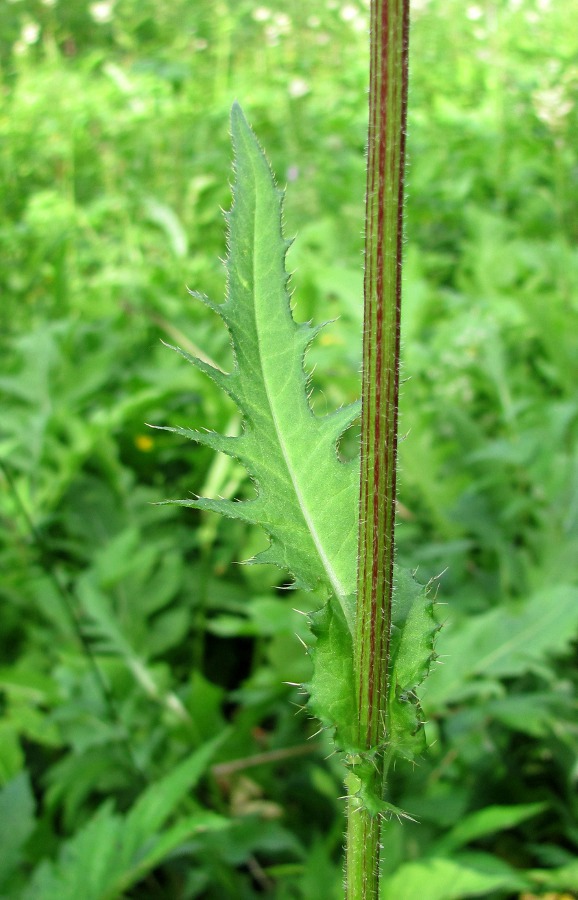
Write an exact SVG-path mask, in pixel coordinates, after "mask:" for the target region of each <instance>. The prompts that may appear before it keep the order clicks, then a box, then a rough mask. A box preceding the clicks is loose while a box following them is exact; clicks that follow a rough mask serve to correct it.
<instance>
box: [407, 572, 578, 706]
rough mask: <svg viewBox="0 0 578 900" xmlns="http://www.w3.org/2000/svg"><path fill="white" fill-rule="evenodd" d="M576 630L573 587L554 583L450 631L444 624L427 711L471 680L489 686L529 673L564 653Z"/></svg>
mask: <svg viewBox="0 0 578 900" xmlns="http://www.w3.org/2000/svg"><path fill="white" fill-rule="evenodd" d="M577 629H578V589H577V588H576V587H574V586H573V585H569V584H560V585H554V586H553V587H552V588H550V589H549V590H547V591H540V592H539V593H537V594H534V595H533V596H531V597H529V598H528V599H527V600H517V601H516V602H512V603H508V604H507V605H506V604H504V605H503V606H499V607H496V608H495V609H492V610H490V611H489V612H486V613H482V614H481V615H479V616H476V617H474V618H471V619H469V620H466V621H464V622H462V623H460V624H459V625H456V626H455V627H452V625H451V622H450V623H449V624H448V627H447V628H444V631H443V632H442V634H441V635H440V639H439V646H438V651H439V654H440V657H443V658H444V661H445V662H447V665H445V666H443V667H440V669H439V670H438V671H436V674H435V677H434V678H432V679H430V681H429V682H428V691H427V695H426V697H424V702H427V708H428V710H434V709H437V708H439V707H440V706H443V705H444V704H446V703H451V702H455V701H457V700H460V699H462V698H463V697H465V696H467V695H468V694H470V693H472V688H473V687H475V680H480V679H483V681H484V682H486V683H488V682H490V683H491V682H495V681H496V679H499V678H504V677H506V678H511V677H514V676H517V675H521V674H522V673H524V672H527V671H530V670H531V669H532V668H533V667H534V666H535V665H536V664H537V663H540V662H542V661H543V660H544V658H546V657H548V656H551V655H554V654H561V653H563V652H564V651H565V650H567V649H568V647H569V644H570V642H571V641H572V639H573V638H574V636H575V635H576V632H577Z"/></svg>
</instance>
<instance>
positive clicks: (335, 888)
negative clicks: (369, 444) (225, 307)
mask: <svg viewBox="0 0 578 900" xmlns="http://www.w3.org/2000/svg"><path fill="white" fill-rule="evenodd" d="M572 12H573V4H572V2H571V0H557V2H547V0H480V2H479V3H472V4H462V3H461V2H458V0H445V2H441V0H429V2H428V0H419V2H418V0H414V2H413V27H412V36H411V40H412V44H411V60H412V62H411V92H410V104H411V108H410V116H409V155H410V163H409V178H408V200H407V240H408V243H407V252H406V274H405V296H404V302H405V308H404V334H403V341H404V372H405V375H406V376H407V379H408V380H407V381H406V383H405V385H404V388H403V409H402V431H403V432H404V433H407V438H406V439H405V440H404V441H403V443H402V447H401V452H400V485H401V486H400V513H399V528H398V540H399V556H400V559H401V561H403V563H404V564H407V565H409V566H410V567H412V568H417V569H418V574H419V577H420V578H421V580H428V579H430V578H436V577H438V576H440V577H439V597H440V599H441V600H443V601H444V602H445V603H447V608H446V613H445V614H446V616H447V623H446V627H445V629H444V630H443V631H442V634H441V636H440V640H439V646H438V650H439V653H440V655H441V661H442V662H443V666H440V667H439V669H438V671H436V673H435V674H434V675H433V676H432V678H431V679H430V680H429V682H428V686H427V689H425V690H424V694H423V697H422V702H423V705H424V708H425V710H426V712H427V715H428V718H429V725H428V739H429V743H430V744H431V747H430V750H429V752H428V755H427V757H426V758H424V760H423V761H422V762H421V764H420V765H419V766H418V767H417V768H416V769H415V770H413V769H412V768H411V767H410V766H409V765H408V767H407V768H406V769H405V768H403V767H402V766H398V769H397V770H396V772H395V773H394V776H393V780H392V785H391V797H390V798H389V799H391V800H392V802H394V803H395V804H396V805H398V806H401V807H402V808H403V809H406V810H407V811H408V812H409V813H410V814H411V815H413V816H414V817H415V818H416V819H418V820H419V823H418V824H414V823H411V822H410V823H408V822H406V823H404V825H403V826H402V825H400V824H399V823H398V822H397V821H396V820H393V821H391V822H390V823H389V826H388V834H387V847H386V866H387V876H388V877H387V881H386V888H385V891H386V893H385V896H387V897H392V898H395V900H404V898H407V900H413V898H415V897H417V896H423V897H424V898H426V900H436V898H439V900H449V898H453V897H455V898H461V897H467V896H485V897H492V898H502V897H517V896H531V895H539V894H541V893H543V892H545V891H559V892H562V893H563V892H567V893H572V892H577V891H578V868H577V866H576V861H575V860H576V854H577V852H578V804H577V800H576V796H577V795H576V781H577V779H578V726H577V721H578V716H577V708H576V707H577V702H576V696H577V682H578V677H577V672H576V655H577V649H576V646H577V645H576V636H577V634H578V570H577V568H576V560H577V559H578V441H577V431H578V395H577V393H576V385H577V384H578V353H577V352H576V335H577V334H578V252H577V250H576V245H577V239H578V215H577V209H576V198H577V196H578V158H577V155H576V147H577V146H578V116H577V112H576V101H575V97H576V91H577V88H578V37H577V36H576V31H575V29H573V28H572V27H571V24H570V23H571V22H572V20H573V18H574V16H573V15H572ZM366 27H367V9H366V4H364V3H359V2H358V0H351V2H344V0H343V2H337V0H327V2H325V3H323V4H317V5H315V8H314V9H313V8H312V5H311V4H309V3H307V2H305V0H296V2H294V3H293V4H291V6H290V7H287V5H286V4H285V3H282V2H281V0H270V2H268V3H267V4H263V5H260V6H258V5H257V4H255V3H250V2H248V0H236V2H233V0H218V2H214V3H213V2H202V0H199V2H194V0H174V2H171V3H164V2H162V0H145V2H140V0H139V2H137V0H117V2H116V3H114V2H112V0H102V2H95V3H92V4H89V3H87V2H85V0H74V2H64V0H17V2H14V0H12V2H4V3H3V4H2V5H1V6H0V65H1V85H0V90H1V95H0V99H1V109H0V182H1V192H2V198H3V202H2V207H1V209H0V258H1V263H2V264H1V266H0V295H1V305H0V323H1V331H0V343H1V346H0V352H1V360H2V366H1V373H0V394H1V397H2V401H1V408H2V420H1V423H0V462H1V464H2V469H1V472H0V486H1V488H2V492H1V495H0V517H1V518H0V523H1V536H2V541H1V544H0V570H1V572H2V577H1V584H0V595H1V600H2V625H3V627H2V635H1V637H0V653H1V659H0V709H1V719H0V783H1V785H2V789H1V791H0V845H1V852H0V896H1V897H3V898H6V900H16V898H32V897H34V898H35V900H49V898H55V900H56V898H58V900H66V898H68V897H70V898H73V897H75V898H76V897H78V896H83V898H86V900H92V898H94V900H96V898H99V900H103V898H111V900H112V898H116V897H137V896H138V897H139V898H141V900H155V898H166V897H170V898H175V900H177V898H183V900H185V898H194V897H202V898H208V900H212V898H215V900H223V898H239V897H240V898H250V897H254V896H258V895H260V894H264V895H266V896H272V897H275V898H294V897H303V898H306V900H307V898H312V897H324V898H332V897H335V898H338V897H339V896H340V894H341V864H340V853H341V846H342V829H343V823H342V819H341V816H342V804H341V802H340V801H338V800H336V798H337V797H338V796H339V795H340V794H341V793H342V788H341V783H340V779H341V774H342V773H341V769H340V764H339V761H338V760H337V759H336V758H335V757H333V758H330V759H327V758H326V757H327V753H328V746H329V744H328V742H327V741H326V739H325V736H324V735H323V734H321V735H319V736H317V737H315V738H313V740H311V741H308V740H307V739H308V738H309V737H311V736H312V735H314V733H315V732H316V730H317V726H316V724H315V723H314V722H312V721H310V720H308V718H307V716H306V715H302V716H295V715H294V713H295V711H296V705H297V708H298V707H299V706H300V705H301V703H302V701H303V698H302V697H301V696H300V695H299V692H298V691H297V690H296V689H295V688H293V687H291V686H289V685H287V684H285V682H300V681H304V680H307V678H308V677H309V668H308V660H307V657H306V656H305V655H304V653H303V649H302V647H301V645H300V643H299V641H298V640H297V639H296V637H295V635H296V634H297V635H302V634H303V629H304V627H305V623H304V619H303V617H302V616H299V615H298V614H297V613H296V612H295V611H294V608H295V607H297V608H299V609H307V608H308V606H309V604H310V603H311V600H310V598H309V597H308V596H307V595H305V594H296V593H294V592H292V593H287V592H280V591H279V590H277V587H278V586H279V585H282V584H283V577H282V575H281V574H280V573H278V572H276V571H274V570H270V569H269V568H268V567H239V566H235V565H232V563H234V562H235V561H238V560H243V559H247V558H249V557H251V556H252V555H253V554H254V553H255V552H256V551H257V550H258V549H259V548H260V547H262V546H263V544H264V538H263V536H262V535H260V534H256V533H253V532H251V531H247V530H245V529H243V528H242V527H241V526H240V525H239V523H237V522H233V521H217V520H216V519H214V518H212V517H211V516H210V515H209V514H201V513H195V512H192V511H190V510H183V509H180V508H177V507H170V506H169V507H157V506H153V505H151V503H152V502H154V501H158V500H162V499H164V498H165V497H185V496H187V494H188V493H190V492H191V491H193V492H197V493H199V494H203V493H206V494H209V495H211V496H218V495H222V496H229V497H234V496H244V495H245V493H246V492H247V491H249V492H250V491H251V486H250V485H248V484H247V483H246V479H245V477H244V473H243V471H242V470H240V469H239V468H238V467H237V466H236V465H235V464H234V463H233V462H232V461H231V460H226V459H224V458H221V457H217V458H216V459H215V458H213V455H212V454H211V452H210V451H207V450H206V449H204V448H199V447H193V446H191V445H189V444H187V445H186V446H185V445H184V444H183V442H182V441H180V440H179V439H177V438H175V437H174V436H169V435H167V434H163V433H161V432H151V431H149V430H147V428H146V425H145V424H144V423H145V422H150V423H152V424H171V425H184V426H192V427H198V426H200V425H201V426H202V425H206V426H210V427H214V428H216V429H218V430H223V429H225V430H226V429H234V428H236V427H238V422H237V420H236V416H235V411H234V409H233V408H232V406H231V405H230V404H228V403H227V401H226V400H225V399H224V398H223V396H222V395H221V394H220V392H218V391H217V390H215V389H213V388H212V386H211V385H210V384H209V383H208V382H207V381H205V380H204V379H203V376H202V374H200V373H199V372H197V371H196V370H195V369H193V368H192V367H188V366H187V365H186V364H185V363H184V362H183V361H182V360H179V359H178V358H177V357H176V356H175V354H171V353H170V352H169V351H167V350H166V349H165V348H164V347H163V346H162V344H161V342H160V339H167V340H169V341H171V342H176V343H180V344H181V345H183V346H185V347H186V348H187V349H192V350H193V351H194V350H195V348H196V349H201V350H202V352H204V354H206V355H207V356H208V357H211V358H213V359H215V360H217V361H218V362H219V364H221V365H222V366H225V367H226V365H227V363H228V361H229V352H230V351H229V348H228V342H227V338H226V335H225V334H224V331H223V329H222V327H221V326H220V325H219V324H218V322H217V320H216V318H215V317H213V316H212V315H211V314H210V313H209V312H208V311H207V310H206V309H205V308H204V307H203V306H202V305H201V304H198V303H196V302H195V301H193V300H191V299H190V298H189V297H188V296H187V292H186V286H190V287H191V288H195V289H200V290H203V291H206V292H207V293H208V294H209V295H211V296H212V297H213V298H214V299H215V300H217V301H219V300H220V299H221V297H222V293H223V281H224V276H223V270H222V266H221V264H220V262H219V257H220V256H221V257H222V256H223V255H224V252H225V239H224V225H223V222H222V218H221V217H220V215H219V207H220V206H221V207H227V206H228V203H229V191H228V186H227V179H228V175H229V164H230V163H229V161H230V148H229V140H228V113H229V109H230V106H231V103H232V101H233V99H235V98H237V99H239V100H240V101H241V102H242V104H243V107H244V109H245V112H246V114H247V115H248V117H249V119H250V120H251V122H252V124H253V126H254V128H255V130H256V132H257V134H258V135H259V137H260V139H261V141H262V142H263V144H264V145H265V146H266V147H267V150H268V153H269V156H270V158H271V159H272V161H273V165H274V168H275V170H276V172H277V173H278V175H279V177H280V180H281V182H283V183H285V182H287V183H288V188H289V191H288V196H287V201H286V219H287V233H288V234H293V233H295V232H296V233H297V235H298V240H297V242H296V243H295V244H294V246H293V248H292V250H291V252H290V260H289V262H290V268H292V269H294V270H295V275H294V277H293V286H294V288H295V298H294V299H295V303H296V316H297V318H298V319H302V320H305V319H308V318H313V319H314V320H315V321H320V320H323V319H327V318H331V317H333V316H339V321H338V322H336V323H335V324H334V325H333V326H331V328H328V329H326V330H325V331H324V333H323V335H322V336H321V338H320V339H319V340H318V341H317V342H316V345H315V346H314V347H313V348H312V349H311V351H310V353H309V355H308V360H307V362H308V365H309V366H310V367H311V368H312V369H313V368H315V371H314V373H313V375H312V385H313V391H314V393H313V398H312V402H313V404H314V406H315V408H316V409H317V410H319V411H320V412H323V411H325V410H327V409H331V408H333V407H335V406H337V405H339V404H341V403H343V402H345V401H349V400H351V399H354V398H355V397H356V396H357V394H358V390H359V374H358V373H359V367H360V354H361V341H360V334H361V311H362V302H361V283H362V272H361V257H360V252H361V248H362V222H363V191H364V165H365V161H364V141H365V120H366V102H365V92H366V81H367V72H366V68H367V67H366V62H367V59H366V57H367V50H366V34H365V32H366ZM354 438H355V435H353V436H352V440H354ZM342 449H343V452H344V453H346V452H347V447H346V445H345V443H344V445H343V448H342ZM442 572H443V575H442V574H441V573H442Z"/></svg>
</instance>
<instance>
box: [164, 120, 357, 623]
mask: <svg viewBox="0 0 578 900" xmlns="http://www.w3.org/2000/svg"><path fill="white" fill-rule="evenodd" d="M231 132H232V138H233V149H234V160H235V163H234V171H235V176H236V177H235V183H234V185H233V205H232V208H231V211H230V212H229V213H227V214H226V220H227V223H228V229H229V230H228V247H229V252H228V256H227V261H226V269H227V292H226V299H225V302H224V303H222V304H215V303H213V302H212V301H210V300H208V299H207V298H206V297H203V296H202V295H197V296H198V297H199V298H200V299H201V301H202V302H204V303H205V304H206V305H207V306H209V307H210V308H211V309H213V310H214V311H216V312H217V313H218V315H219V316H220V317H221V319H222V320H223V321H224V323H225V325H226V327H227V329H228V331H229V335H230V339H231V345H232V350H233V359H234V365H233V368H232V371H231V372H230V373H226V372H223V371H221V370H220V369H217V368H215V367H214V366H211V365H210V364H208V363H207V362H205V361H203V360H200V359H198V358H196V357H194V356H191V355H190V354H188V353H186V351H184V350H181V349H180V348H174V349H176V350H177V351H178V352H179V353H180V354H181V355H182V356H183V357H185V358H186V359H187V360H188V361H189V362H191V363H192V364H193V365H194V366H196V368H198V369H200V370H201V371H203V372H205V373H206V374H207V375H209V377H210V378H212V380H213V381H214V382H215V383H216V384H217V385H219V387H221V388H222V389H223V390H224V391H226V393H227V394H228V395H229V396H230V397H231V398H232V400H233V401H234V402H235V404H236V405H237V407H238V408H239V410H240V412H241V414H242V418H243V431H242V433H241V434H240V435H239V436H238V437H228V436H224V435H219V434H217V433H215V432H210V431H207V432H205V431H201V430H195V429H185V428H168V429H167V430H169V431H173V432H176V433H178V434H180V435H181V436H183V437H187V438H189V439H191V440H194V441H196V442H197V443H200V444H205V445H207V446H209V447H212V448H213V449H214V450H217V451H220V452H222V453H226V454H228V455H229V456H232V457H234V458H235V459H238V460H239V461H240V462H241V463H242V464H243V465H244V466H245V468H246V469H247V471H248V473H249V475H250V477H251V479H252V480H253V482H254V484H255V486H256V489H257V496H256V497H255V498H254V499H251V500H242V501H233V500H224V499H210V498H205V497H195V498H190V499H186V500H177V501H168V502H173V503H178V504H180V505H183V506H190V507H194V508H196V509H205V510H212V511H214V512H219V513H221V514H223V515H226V516H230V517H233V518H237V519H242V520H243V521H245V522H248V523H252V524H256V525H259V526H261V527H262V528H263V529H264V530H265V532H266V533H267V534H268V536H269V538H270V545H269V547H268V548H267V549H266V550H265V551H263V552H262V553H259V554H258V556H256V557H255V559H254V560H251V562H260V563H271V564H274V565H276V566H278V567H279V568H282V569H284V570H285V571H288V572H290V573H291V575H292V577H293V579H294V585H295V586H296V587H301V588H305V589H307V590H315V591H319V592H320V594H321V596H324V597H325V598H328V597H330V596H332V595H333V596H335V597H337V599H338V602H339V604H340V606H341V609H342V612H343V616H344V618H345V621H346V623H347V626H348V629H349V630H350V631H352V629H353V622H354V616H355V582H356V567H357V530H358V529H357V515H358V513H357V510H358V506H357V500H358V493H359V459H358V458H357V459H353V460H351V461H347V462H343V461H342V460H340V459H339V457H338V453H337V443H338V441H339V439H340V437H341V436H342V434H343V432H344V431H345V430H346V429H347V428H348V427H349V426H350V425H351V424H352V423H353V422H354V421H355V419H356V418H358V416H359V413H360V407H359V403H353V404H350V405H348V406H345V407H342V408H341V409H339V410H337V411H336V412H334V413H331V414H329V415H326V416H323V417H318V416H316V415H314V413H313V411H312V410H311V407H310V405H309V401H308V397H307V378H306V375H305V372H304V367H303V366H304V357H305V353H306V350H307V348H308V346H309V344H310V343H311V341H312V340H313V338H314V337H315V335H316V334H317V333H318V331H319V329H320V328H321V327H323V326H317V327H313V326H311V324H309V323H301V324H298V323H296V322H295V320H294V319H293V316H292V312H291V303H290V294H289V292H288V289H287V282H288V277H289V276H288V275H287V272H286V269H285V256H286V253H287V249H288V247H289V245H290V242H289V241H287V240H285V239H284V237H283V234H282V225H281V222H282V202H283V192H282V191H280V190H279V189H278V188H277V187H276V185H275V181H274V177H273V174H272V172H271V169H270V167H269V164H268V162H267V160H266V158H265V155H264V153H263V151H262V149H261V147H260V146H259V144H258V142H257V139H256V137H255V135H254V134H253V132H252V130H251V129H250V127H249V125H248V123H247V121H246V119H245V117H244V116H243V113H242V112H241V109H240V107H239V106H238V105H237V104H235V105H234V106H233V109H232V113H231ZM320 498H323V502H320Z"/></svg>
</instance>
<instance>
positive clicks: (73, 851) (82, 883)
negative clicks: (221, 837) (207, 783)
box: [22, 731, 229, 900]
mask: <svg viewBox="0 0 578 900" xmlns="http://www.w3.org/2000/svg"><path fill="white" fill-rule="evenodd" d="M227 734H228V732H227V731H225V732H222V733H221V734H219V735H218V736H217V737H216V738H214V739H213V740H212V741H209V742H208V743H206V744H203V745H202V746H201V747H200V748H199V749H198V750H196V751H195V752H194V753H193V754H192V755H191V756H190V757H189V758H188V759H186V760H184V762H182V763H181V764H180V765H179V766H177V767H176V768H175V769H174V771H172V772H171V773H170V774H169V775H166V776H165V777H164V778H162V779H160V780H159V781H157V782H155V783H154V784H152V785H151V786H150V787H149V788H147V789H146V790H145V792H144V793H143V794H142V795H141V797H140V798H139V799H138V800H137V801H136V803H135V804H134V806H133V807H132V808H131V809H130V810H129V812H128V813H127V814H126V815H125V816H121V815H118V814H116V813H115V812H114V811H113V805H112V803H110V802H107V803H105V804H103V805H102V806H101V807H100V809H99V810H98V811H97V813H96V814H95V815H94V816H93V817H92V819H91V820H90V821H89V822H88V823H87V824H86V825H85V826H84V828H82V829H80V830H79V831H78V832H77V833H76V834H75V835H74V837H72V838H71V839H70V840H69V841H67V842H66V843H64V844H63V845H62V847H61V851H60V854H59V857H58V860H57V861H56V862H48V861H45V862H42V863H41V864H40V865H39V866H38V867H37V869H36V870H35V872H34V874H33V876H32V879H31V882H30V885H29V887H28V889H27V890H25V892H24V894H23V895H22V896H23V900H36V898H38V897H42V898H43V900H77V898H79V897H82V898H83V900H115V898H117V897H119V896H122V895H123V893H124V891H126V890H128V889H129V888H130V887H132V886H133V885H135V884H137V883H138V882H139V881H140V880H141V879H142V878H143V877H144V876H145V875H146V874H147V872H150V871H151V870H152V869H154V867H155V866H156V865H158V864H159V863H160V862H162V860H163V859H165V858H166V857H167V856H168V854H169V853H171V851H173V850H174V849H175V848H176V847H178V846H179V845H180V844H183V843H184V842H185V841H187V840H188V839H189V838H190V837H191V835H193V834H195V832H198V831H206V830H209V829H221V828H225V827H227V826H228V824H229V820H228V819H226V818H224V817H222V816H219V815H217V814H216V813H213V812H210V811H208V810H204V809H199V810H197V811H195V812H193V813H192V814H188V815H184V816H182V817H181V818H180V819H179V820H178V821H177V822H176V823H175V824H174V825H172V826H169V827H168V828H167V827H165V826H166V823H167V821H168V819H169V817H170V816H171V815H172V814H174V812H175V811H176V810H177V808H178V805H179V804H180V803H182V801H183V800H184V799H185V797H186V796H187V794H188V793H189V792H190V791H191V790H192V789H193V788H194V787H195V785H196V784H197V783H198V781H199V779H200V778H201V777H202V775H203V774H204V772H205V771H206V769H207V767H208V765H209V763H210V761H211V759H212V757H213V755H214V753H215V752H216V750H217V749H218V747H220V745H221V744H222V743H223V740H224V739H225V737H226V735H227Z"/></svg>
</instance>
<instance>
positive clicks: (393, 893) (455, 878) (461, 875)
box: [380, 854, 527, 900]
mask: <svg viewBox="0 0 578 900" xmlns="http://www.w3.org/2000/svg"><path fill="white" fill-rule="evenodd" d="M525 887H527V882H526V881H525V879H523V878H522V876H520V875H519V874H518V873H517V872H516V870H515V869H512V868H511V867H510V866H508V865H507V864H506V863H504V862H502V861H501V860H498V859H496V858H495V857H488V856H487V855H485V854H481V855H480V857H479V859H478V860H477V861H473V860H471V861H458V860H452V859H443V858H437V857H434V858H432V859H426V860H424V861H423V862H415V863H406V865H403V866H400V867H399V869H398V870H397V872H396V873H395V875H393V876H392V877H391V878H389V879H388V880H387V881H386V883H385V884H384V886H383V889H382V891H381V892H380V900H415V898H416V897H427V900H462V898H463V897H485V896H488V895H489V894H490V893H492V891H499V890H510V891H513V890H523V889H524V888H525Z"/></svg>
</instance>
